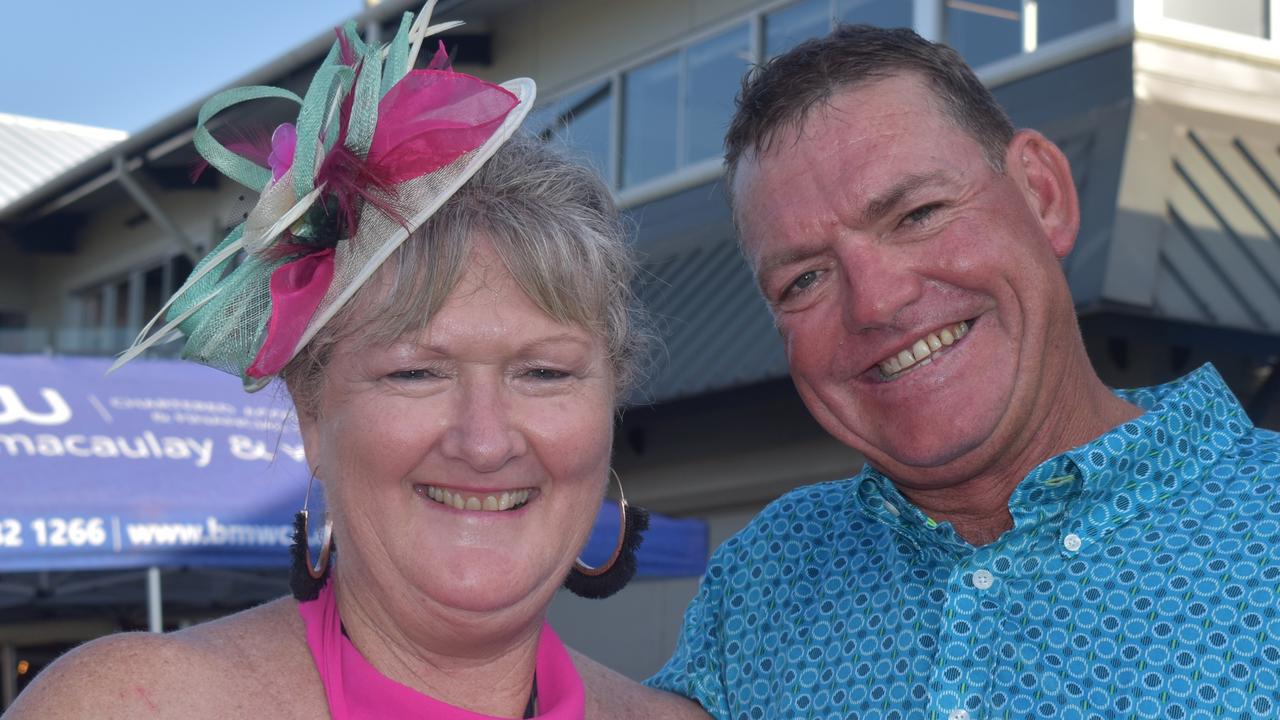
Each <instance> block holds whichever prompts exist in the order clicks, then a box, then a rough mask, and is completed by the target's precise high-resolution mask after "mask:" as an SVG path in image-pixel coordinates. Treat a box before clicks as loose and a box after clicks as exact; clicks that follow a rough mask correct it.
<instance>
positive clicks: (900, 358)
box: [879, 320, 969, 380]
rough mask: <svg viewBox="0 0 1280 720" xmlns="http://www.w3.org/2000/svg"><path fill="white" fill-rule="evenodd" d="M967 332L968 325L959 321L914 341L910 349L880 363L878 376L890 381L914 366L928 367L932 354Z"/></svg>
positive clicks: (931, 360)
mask: <svg viewBox="0 0 1280 720" xmlns="http://www.w3.org/2000/svg"><path fill="white" fill-rule="evenodd" d="M967 332H969V323H967V322H965V321H963V320H961V321H960V322H958V323H956V324H955V325H952V326H951V327H947V328H943V329H941V330H939V331H938V332H936V333H929V334H928V335H925V336H924V337H922V338H920V339H919V340H916V341H915V342H914V343H912V344H911V347H910V348H908V349H906V350H903V351H902V352H900V353H898V354H897V355H894V356H893V357H891V358H889V359H887V360H885V361H883V362H881V363H880V365H879V367H880V376H881V377H882V378H884V379H885V380H891V379H893V378H894V377H896V376H897V375H899V374H900V373H902V372H903V371H904V370H906V369H907V368H910V367H914V366H916V365H928V364H929V363H930V362H933V358H932V357H931V356H932V355H933V353H934V352H936V351H938V350H941V349H942V348H944V347H946V346H948V345H952V344H954V343H955V342H956V341H957V340H959V339H960V338H962V337H964V336H965V333H967Z"/></svg>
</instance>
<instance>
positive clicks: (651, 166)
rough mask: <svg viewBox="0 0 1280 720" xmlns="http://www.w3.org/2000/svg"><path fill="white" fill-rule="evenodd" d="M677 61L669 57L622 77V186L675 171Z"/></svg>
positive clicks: (673, 56)
mask: <svg viewBox="0 0 1280 720" xmlns="http://www.w3.org/2000/svg"><path fill="white" fill-rule="evenodd" d="M679 72H680V59H679V56H677V55H668V56H667V57H665V58H662V59H661V60H658V61H655V62H652V63H649V64H648V65H645V66H643V67H639V68H636V69H635V70H632V71H631V72H629V73H627V74H626V75H625V76H624V77H623V90H622V92H623V99H622V108H623V117H622V185H623V186H624V187H626V186H629V185H634V184H636V183H639V182H644V181H645V180H651V179H653V178H655V177H658V176H659V175H665V174H667V173H669V172H671V171H672V170H675V168H676V112H677V106H676V102H677V95H678V93H679Z"/></svg>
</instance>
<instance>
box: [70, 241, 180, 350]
mask: <svg viewBox="0 0 1280 720" xmlns="http://www.w3.org/2000/svg"><path fill="white" fill-rule="evenodd" d="M191 270H192V264H191V261H190V260H189V259H188V258H187V256H185V255H177V256H174V257H172V258H169V259H168V260H165V261H162V262H159V263H156V264H154V265H149V266H145V267H144V268H142V269H139V270H136V271H133V272H130V273H128V274H127V275H125V276H124V277H123V278H120V277H117V278H114V279H112V280H109V281H107V282H102V283H99V284H97V285H93V286H90V287H88V288H85V289H84V290H81V291H80V292H77V293H75V294H74V295H73V296H72V298H71V301H72V303H73V306H72V307H73V309H74V312H75V314H74V317H75V318H76V324H75V326H73V327H64V328H62V329H61V330H60V331H59V332H58V340H57V346H58V350H59V351H61V352H72V353H80V352H91V353H92V352H119V351H121V350H123V349H124V348H125V347H126V346H127V345H128V344H129V342H130V340H132V339H133V335H134V334H135V333H137V332H138V330H140V329H141V328H142V325H143V324H144V323H146V322H147V321H149V320H150V319H151V318H152V317H153V316H155V314H156V313H158V312H159V311H160V307H161V305H163V304H164V301H165V300H167V299H168V298H169V296H170V295H172V294H173V292H174V291H175V290H177V289H178V288H179V287H180V286H181V285H182V283H183V282H185V281H186V279H187V276H188V275H190V274H191Z"/></svg>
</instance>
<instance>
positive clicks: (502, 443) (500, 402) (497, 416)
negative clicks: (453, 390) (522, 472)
mask: <svg viewBox="0 0 1280 720" xmlns="http://www.w3.org/2000/svg"><path fill="white" fill-rule="evenodd" d="M450 414H451V415H452V417H450V418H448V419H447V422H448V428H447V429H446V430H445V433H444V436H443V438H442V439H441V451H442V452H443V453H444V455H445V456H446V457H448V458H451V459H455V460H460V461H462V462H464V463H466V464H467V465H468V466H470V467H471V469H472V470H475V471H476V472H483V473H487V472H496V471H498V470H501V469H502V468H503V467H504V466H506V464H507V463H508V462H510V461H511V460H513V459H514V458H517V457H519V456H520V455H521V454H523V453H524V452H525V450H526V444H525V437H524V434H523V433H522V432H521V431H520V429H519V427H518V424H517V423H516V422H514V418H513V409H512V403H511V401H510V398H509V397H508V394H507V392H506V389H505V386H504V383H503V382H502V381H501V380H500V379H482V380H470V381H464V382H463V383H462V385H461V386H460V388H459V392H458V393H457V394H456V396H455V402H454V403H453V404H452V407H451V412H450Z"/></svg>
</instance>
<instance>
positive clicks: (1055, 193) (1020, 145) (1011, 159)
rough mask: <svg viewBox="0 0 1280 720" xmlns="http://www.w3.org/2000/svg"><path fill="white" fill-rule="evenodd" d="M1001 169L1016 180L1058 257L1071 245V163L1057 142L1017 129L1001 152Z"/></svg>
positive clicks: (1076, 205) (1076, 226)
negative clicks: (1002, 157) (1003, 157)
mask: <svg viewBox="0 0 1280 720" xmlns="http://www.w3.org/2000/svg"><path fill="white" fill-rule="evenodd" d="M1004 162H1005V172H1006V173H1007V174H1008V175H1009V177H1010V178H1012V179H1013V180H1014V182H1015V183H1017V185H1018V187H1019V189H1021V190H1022V194H1023V196H1024V198H1025V199H1026V201H1027V207H1028V208H1030V210H1031V212H1032V213H1033V214H1034V215H1035V216H1036V218H1037V219H1038V220H1039V221H1040V226H1041V227H1042V228H1043V229H1044V233H1045V236H1046V237H1048V239H1049V244H1050V246H1051V247H1052V248H1053V254H1054V255H1056V256H1057V257H1058V258H1059V259H1061V258H1065V257H1066V256H1067V254H1068V253H1070V252H1071V248H1073V247H1075V243H1076V233H1078V232H1079V231H1080V199H1079V198H1078V197H1077V196H1076V185H1075V181H1074V180H1073V179H1072V177H1071V164H1070V163H1069V162H1067V156H1066V155H1063V154H1062V151H1061V150H1059V149H1058V146H1057V145H1054V144H1053V143H1052V142H1050V141H1049V139H1048V138H1046V137H1045V136H1043V135H1041V134H1040V133H1038V132H1036V131H1034V130H1019V131H1018V132H1017V134H1015V135H1014V136H1013V140H1012V141H1011V142H1010V143H1009V147H1008V149H1007V150H1006V151H1005V159H1004Z"/></svg>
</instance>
